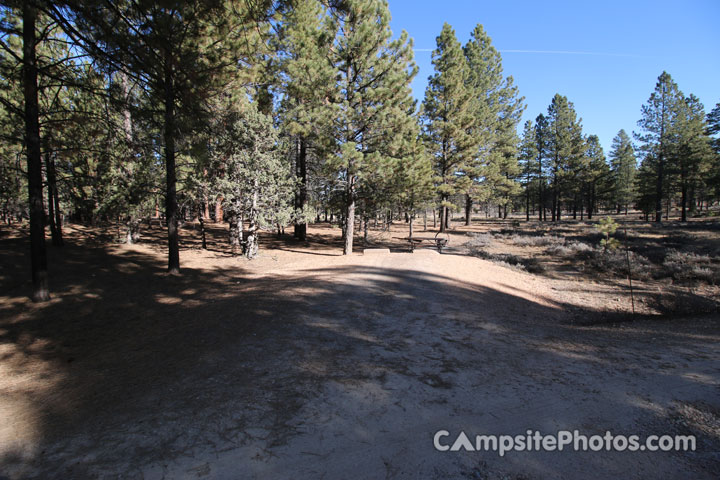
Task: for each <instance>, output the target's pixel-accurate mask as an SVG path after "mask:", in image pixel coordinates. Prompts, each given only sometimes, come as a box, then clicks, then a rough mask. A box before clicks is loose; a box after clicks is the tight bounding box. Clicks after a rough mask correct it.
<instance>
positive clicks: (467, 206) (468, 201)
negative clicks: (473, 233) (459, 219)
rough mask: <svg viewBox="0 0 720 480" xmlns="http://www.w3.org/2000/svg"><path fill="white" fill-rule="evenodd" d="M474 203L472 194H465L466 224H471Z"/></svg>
mask: <svg viewBox="0 0 720 480" xmlns="http://www.w3.org/2000/svg"><path fill="white" fill-rule="evenodd" d="M472 205H473V200H472V197H471V196H470V195H465V225H466V226H470V224H471V223H472Z"/></svg>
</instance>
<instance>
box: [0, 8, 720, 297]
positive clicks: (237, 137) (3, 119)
mask: <svg viewBox="0 0 720 480" xmlns="http://www.w3.org/2000/svg"><path fill="white" fill-rule="evenodd" d="M0 16H1V18H0V82H1V83H2V87H3V88H2V90H1V91H0V213H1V215H2V217H3V220H4V221H6V222H7V223H10V222H13V221H16V220H17V219H29V228H30V243H31V264H32V276H33V284H34V294H33V297H34V298H35V299H36V300H45V299H47V298H48V296H49V287H48V277H47V260H46V246H45V229H46V227H49V231H50V236H51V239H52V244H53V245H55V246H58V247H59V246H61V245H62V244H63V231H62V227H63V223H64V222H66V221H68V220H70V221H75V222H83V223H88V224H98V223H104V224H108V223H111V224H114V225H116V226H117V227H118V228H119V229H121V230H122V231H123V232H124V233H123V235H122V238H123V240H124V241H126V242H128V243H132V242H134V241H137V239H138V236H139V234H140V231H141V229H142V227H143V225H144V224H146V223H147V222H149V221H151V219H153V218H156V219H157V218H160V219H161V220H162V221H163V222H164V225H165V226H166V229H167V245H168V271H169V272H170V273H173V274H177V273H179V271H180V226H181V224H182V223H183V222H185V221H189V220H198V222H199V226H200V228H201V234H202V239H203V245H205V231H204V228H205V225H206V222H208V221H217V222H221V221H225V222H227V224H228V228H227V235H228V244H229V248H230V250H231V251H232V252H233V253H234V254H237V255H241V254H242V255H245V256H247V257H248V258H252V257H254V256H255V255H257V252H258V249H259V241H258V238H259V235H258V234H259V231H260V230H261V229H265V230H268V229H270V230H275V231H277V232H278V234H280V235H281V234H283V233H284V230H285V228H287V227H292V228H293V235H294V236H295V237H296V238H297V239H299V240H306V239H307V235H308V234H307V224H308V223H310V222H312V221H320V220H335V221H337V222H338V223H339V224H340V225H341V227H342V236H343V252H344V253H346V254H350V253H352V251H353V245H354V240H355V239H356V237H357V236H359V235H360V236H362V237H363V238H364V239H365V240H367V232H368V225H369V224H370V223H377V222H383V223H385V224H387V223H388V222H392V221H393V219H395V218H398V217H399V218H404V219H405V220H406V221H407V222H408V224H409V231H410V236H412V234H413V222H414V220H415V218H416V217H417V216H418V215H423V217H424V218H425V220H427V215H428V212H430V213H431V214H432V215H433V218H435V222H436V223H439V229H440V230H442V231H444V230H446V229H448V228H450V227H451V223H450V222H451V217H452V213H453V212H454V211H464V222H465V223H466V224H470V222H471V220H472V215H473V212H474V211H476V210H477V209H478V208H484V209H485V210H486V211H488V212H489V209H490V208H492V209H493V210H495V211H496V212H497V215H499V216H501V217H506V216H507V215H508V214H509V213H512V212H513V211H520V210H524V212H525V215H526V218H527V219H530V218H537V219H538V220H541V221H545V220H550V221H553V220H555V221H557V220H560V219H561V218H562V217H563V216H567V215H572V216H573V217H574V218H578V216H579V218H581V219H582V218H584V217H585V216H587V217H588V218H591V217H592V216H593V215H596V214H597V213H598V212H599V211H600V210H607V209H611V210H613V211H617V212H627V211H628V210H629V209H631V208H633V207H636V208H638V209H640V210H641V211H642V212H644V214H645V215H647V216H653V218H654V219H655V220H658V221H659V220H661V217H662V214H663V211H664V212H665V215H667V212H668V209H669V208H670V206H671V205H672V204H673V203H675V202H676V203H678V204H679V205H680V206H681V210H682V218H683V220H684V219H685V218H686V215H687V212H689V213H692V212H694V211H695V210H698V209H703V208H708V206H709V205H711V204H712V203H713V202H716V201H717V200H718V196H719V194H720V192H719V191H718V185H719V184H720V182H719V181H718V178H719V170H720V168H719V167H718V150H719V148H718V140H717V134H718V133H719V130H720V111H719V108H720V107H718V106H716V107H715V109H714V110H713V111H712V112H711V113H710V114H709V115H708V116H706V115H705V112H704V109H703V106H702V104H700V102H699V100H698V99H697V98H695V97H694V96H692V95H690V96H688V97H685V96H684V95H683V94H682V93H681V92H680V91H679V90H678V88H677V86H676V85H675V84H674V82H673V81H672V79H671V78H670V76H669V75H667V74H666V73H663V75H662V76H661V77H660V79H659V81H658V86H657V88H656V90H655V92H654V93H653V94H652V96H651V97H650V99H649V100H648V102H647V104H646V105H644V106H643V109H642V119H641V121H640V131H639V133H637V134H636V135H635V143H634V144H633V141H632V140H631V138H630V136H629V135H628V134H627V133H625V132H624V131H621V132H620V133H619V134H618V136H617V137H616V138H615V140H614V142H613V149H612V151H611V152H610V155H609V157H610V160H609V161H608V160H606V158H605V156H604V153H603V151H602V148H601V147H600V144H599V141H598V138H597V137H596V136H593V135H585V134H584V133H583V131H582V125H581V121H580V119H579V118H578V117H577V114H576V112H575V110H574V107H573V104H572V103H571V102H570V101H568V99H567V98H565V97H563V96H561V95H556V96H555V97H554V98H553V99H552V102H551V104H550V106H549V107H548V111H547V114H543V115H539V116H538V117H537V119H536V120H535V122H527V123H526V124H525V125H524V127H523V129H522V136H519V135H518V126H519V122H520V118H521V115H522V113H523V111H524V108H525V107H524V105H523V98H522V97H521V96H520V95H519V92H518V89H517V87H516V86H515V85H514V83H513V79H512V77H510V76H505V75H504V74H503V69H502V59H501V56H500V54H499V52H498V51H497V50H496V49H495V48H494V47H493V45H492V42H491V39H490V37H489V36H488V34H487V33H486V32H485V31H484V29H483V27H482V26H481V25H478V26H477V27H476V28H475V29H474V30H473V32H472V35H471V38H470V40H469V41H468V42H467V43H466V44H465V45H461V44H460V42H459V41H458V40H457V38H456V36H455V33H454V31H453V30H452V28H451V27H450V25H447V24H445V25H444V26H443V28H442V31H441V32H440V35H439V36H438V37H437V48H436V49H435V50H434V51H433V54H432V62H433V66H434V68H435V72H434V74H433V75H432V76H431V77H430V79H429V82H428V87H427V90H426V92H425V97H424V100H423V102H422V104H421V105H417V103H416V102H415V100H414V99H413V96H412V91H411V88H410V83H411V82H412V80H413V78H414V77H415V75H416V74H417V67H416V66H415V64H414V62H413V51H412V47H413V44H412V40H411V39H410V38H409V36H408V34H407V33H406V32H402V33H401V34H400V35H398V36H393V34H392V32H391V31H390V27H389V24H390V12H389V8H388V4H387V2H386V1H384V0H342V1H335V0H282V1H281V0H260V1H256V2H245V1H238V0H210V1H172V0H170V1H162V2H155V1H145V0H124V1H121V2H113V1H109V0H82V1H80V0H63V1H60V0H58V1H55V0H25V1H19V0H10V1H8V0H6V1H4V2H3V3H2V6H1V7H0ZM637 158H640V159H641V164H640V166H639V168H638V167H637ZM548 214H549V215H548Z"/></svg>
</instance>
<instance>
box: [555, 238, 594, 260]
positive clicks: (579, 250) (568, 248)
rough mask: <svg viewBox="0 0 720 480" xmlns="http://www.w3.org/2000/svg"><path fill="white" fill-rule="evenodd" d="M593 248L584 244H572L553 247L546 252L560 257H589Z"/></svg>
mask: <svg viewBox="0 0 720 480" xmlns="http://www.w3.org/2000/svg"><path fill="white" fill-rule="evenodd" d="M592 251H593V247H592V246H591V245H588V244H587V243H583V242H570V243H567V244H565V245H552V246H550V247H548V248H547V250H545V252H546V253H547V254H549V255H554V256H559V257H575V256H587V254H589V253H590V252H592Z"/></svg>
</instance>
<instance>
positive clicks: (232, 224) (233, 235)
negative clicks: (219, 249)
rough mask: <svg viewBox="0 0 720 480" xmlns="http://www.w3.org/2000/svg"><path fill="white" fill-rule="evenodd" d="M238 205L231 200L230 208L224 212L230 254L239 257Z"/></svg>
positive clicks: (240, 244) (241, 226) (240, 241)
mask: <svg viewBox="0 0 720 480" xmlns="http://www.w3.org/2000/svg"><path fill="white" fill-rule="evenodd" d="M238 203H239V202H237V201H235V200H234V199H233V201H232V207H231V208H228V209H227V210H226V212H227V219H228V225H229V228H228V241H229V242H230V252H231V253H232V254H233V255H239V254H240V252H241V251H242V228H243V225H242V223H241V222H240V212H239V208H238V206H239V205H238Z"/></svg>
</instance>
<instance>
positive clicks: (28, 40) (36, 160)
mask: <svg viewBox="0 0 720 480" xmlns="http://www.w3.org/2000/svg"><path fill="white" fill-rule="evenodd" d="M37 17H38V9H37V6H36V5H35V3H34V2H33V1H25V2H23V5H22V22H23V27H22V35H23V56H22V65H23V83H22V85H23V93H24V95H23V100H24V109H25V149H26V150H27V172H28V173H27V176H28V200H29V202H30V259H31V264H32V279H33V295H32V298H33V301H35V302H44V301H47V300H49V298H50V290H49V288H48V277H47V252H46V249H45V225H44V220H45V218H44V217H45V209H44V207H43V191H42V157H41V155H42V150H41V145H40V121H39V113H40V112H39V105H38V67H37V58H36V47H37V36H36V32H35V23H36V21H37Z"/></svg>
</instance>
